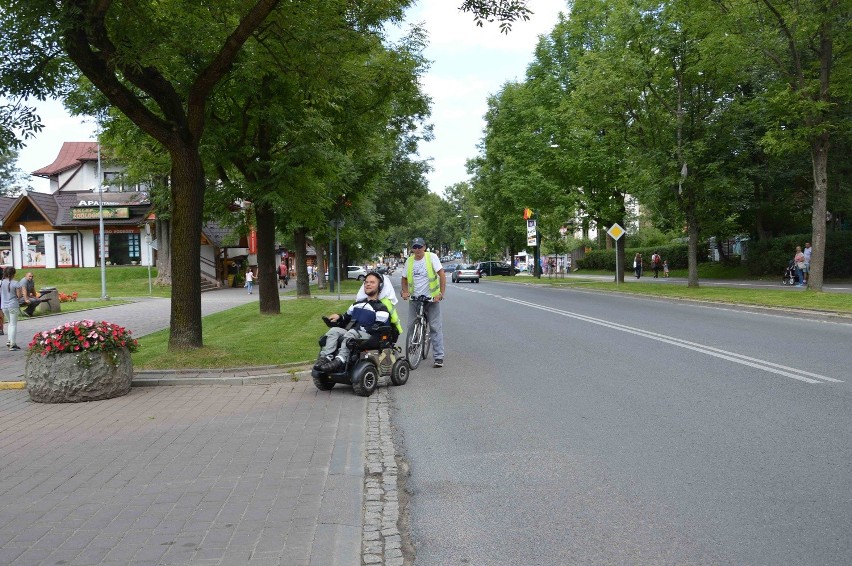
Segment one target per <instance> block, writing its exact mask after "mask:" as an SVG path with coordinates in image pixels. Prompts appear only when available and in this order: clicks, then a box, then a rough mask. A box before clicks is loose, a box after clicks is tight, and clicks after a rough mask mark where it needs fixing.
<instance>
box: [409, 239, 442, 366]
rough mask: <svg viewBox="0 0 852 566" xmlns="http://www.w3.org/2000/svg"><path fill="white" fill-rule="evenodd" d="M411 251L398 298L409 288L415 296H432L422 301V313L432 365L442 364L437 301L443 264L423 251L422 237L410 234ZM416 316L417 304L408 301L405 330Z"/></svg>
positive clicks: (438, 299) (439, 312) (440, 293)
mask: <svg viewBox="0 0 852 566" xmlns="http://www.w3.org/2000/svg"><path fill="white" fill-rule="evenodd" d="M411 251H412V254H411V255H410V256H408V259H407V260H406V262H405V270H404V271H403V272H402V298H403V300H406V301H407V300H408V299H409V297H411V296H412V293H411V291H414V292H413V296H415V297H419V296H421V295H425V296H427V297H431V298H432V302H431V303H428V304H427V305H426V317H427V318H428V320H429V335H430V336H431V340H432V355H433V357H434V360H435V363H434V366H433V367H436V368H440V367H444V328H443V323H442V321H441V309H440V308H439V305H438V303H440V302H441V301H442V300H444V291H445V290H446V288H447V277H446V276H445V275H444V266H443V265H441V260H440V259H439V258H438V256H437V255H435V254H433V253H432V252H427V251H426V242H425V241H424V240H423V238H414V239H413V240H412V241H411ZM409 285H411V289H409ZM416 317H417V305H416V304H415V303H414V302H410V303H409V304H408V324H409V331H410V328H411V324H412V322H413V321H414V319H415V318H416Z"/></svg>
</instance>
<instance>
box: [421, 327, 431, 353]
mask: <svg viewBox="0 0 852 566" xmlns="http://www.w3.org/2000/svg"><path fill="white" fill-rule="evenodd" d="M421 342H423V353H422V354H420V355H421V356H422V357H423V359H424V360H425V359H426V358H428V357H429V350H431V349H432V335H431V334H429V323H428V322H426V321H424V324H423V339H422V340H421Z"/></svg>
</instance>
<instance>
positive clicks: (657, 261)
mask: <svg viewBox="0 0 852 566" xmlns="http://www.w3.org/2000/svg"><path fill="white" fill-rule="evenodd" d="M651 261H653V262H654V265H660V263H662V262H661V261H660V254H654V257H653V258H651Z"/></svg>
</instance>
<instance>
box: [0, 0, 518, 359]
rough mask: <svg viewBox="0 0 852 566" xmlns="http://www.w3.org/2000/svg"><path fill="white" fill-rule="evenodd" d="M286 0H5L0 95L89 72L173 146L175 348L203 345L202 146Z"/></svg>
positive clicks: (351, 12) (496, 8) (481, 9)
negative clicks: (246, 58) (222, 97)
mask: <svg viewBox="0 0 852 566" xmlns="http://www.w3.org/2000/svg"><path fill="white" fill-rule="evenodd" d="M390 3H391V4H392V5H396V6H398V7H400V8H402V7H404V6H407V5H408V2H407V1H406V0H400V1H399V2H392V1H391V2H390ZM281 4H282V2H281V0H255V1H253V2H249V3H248V4H246V3H245V2H243V1H240V0H218V1H216V2H211V3H202V4H199V3H197V2H195V1H193V0H190V1H184V0H171V1H167V2H160V1H157V2H153V1H146V0H138V1H137V2H130V3H118V2H115V1H114V0H60V1H58V2H57V1H53V0H25V1H24V0H0V13H3V14H4V18H3V20H2V22H0V42H2V43H0V53H2V55H3V57H2V62H0V76H2V82H0V95H7V94H11V95H15V96H21V97H24V96H36V97H37V98H44V97H46V96H56V95H59V96H63V95H65V94H67V93H68V92H69V91H70V90H72V89H73V85H74V83H75V81H76V80H77V78H78V74H81V75H83V76H85V77H86V78H87V79H88V80H89V81H91V83H92V84H93V85H94V86H95V87H96V88H97V89H98V90H99V91H100V92H101V93H103V95H104V96H105V97H106V99H107V100H109V102H110V104H112V105H113V106H114V107H115V108H117V109H118V110H119V111H120V112H122V113H123V114H124V115H126V116H127V117H128V118H129V119H130V120H131V121H132V122H133V123H134V124H136V125H137V126H138V127H139V128H140V129H141V130H143V131H144V132H145V133H146V134H148V135H149V136H151V137H152V138H153V139H154V140H156V141H157V142H158V143H159V144H161V145H162V146H163V147H165V148H166V150H167V152H168V154H169V157H170V160H171V166H170V190H171V205H172V214H173V217H172V220H171V235H172V238H171V239H172V242H173V244H174V245H173V246H172V254H173V255H172V269H173V272H175V273H181V274H182V276H181V277H180V278H176V279H174V281H173V289H172V299H173V300H172V311H171V325H170V331H171V333H170V338H169V348H170V349H186V348H197V347H200V346H201V345H202V333H201V298H200V266H199V262H198V257H199V254H200V237H201V224H202V210H203V203H204V195H205V189H206V186H205V170H204V164H203V161H202V158H201V153H200V149H201V145H202V141H203V135H204V131H205V126H206V125H207V118H208V101H209V100H210V98H211V96H212V95H213V94H214V92H215V90H216V88H217V87H218V86H219V85H220V84H221V83H222V81H223V79H225V78H226V77H227V76H228V75H229V74H230V72H231V71H232V68H233V65H234V63H235V61H236V60H237V58H238V56H239V54H240V52H241V50H242V48H243V45H244V44H245V43H246V41H248V40H249V38H250V37H251V36H252V34H253V33H254V32H256V31H257V30H258V29H259V28H260V27H261V26H262V25H263V24H264V22H265V21H266V18H267V17H268V16H269V15H270V14H271V13H273V11H275V10H276V9H279V6H280V5H281ZM295 4H302V3H301V2H296V3H295ZM523 4H524V3H523V2H507V1H506V0H493V1H484V2H465V3H464V4H463V6H462V9H465V10H468V11H471V12H472V13H473V14H474V15H475V17H477V18H481V17H486V18H488V17H493V18H494V19H496V20H497V21H500V22H506V23H508V24H509V25H510V24H511V22H512V21H513V20H514V19H515V18H516V17H518V16H519V15H523V14H525V7H524V6H523ZM288 7H289V3H287V4H286V5H285V6H283V7H282V8H281V9H282V10H285V11H286V9H287V8H288ZM364 8H365V9H364V11H363V12H362V11H359V10H358V9H357V7H355V8H353V7H350V8H347V9H346V10H344V12H345V13H346V14H347V16H348V17H351V18H352V21H351V23H352V24H353V25H356V26H357V25H358V24H359V21H358V18H359V17H360V16H363V15H364V14H365V13H368V12H369V10H370V7H369V6H365V7H364ZM21 115H22V112H21V111H20V110H14V109H13V111H12V112H11V113H10V112H7V111H6V110H5V109H4V112H0V117H2V118H3V119H4V123H3V131H2V134H3V138H2V139H4V140H6V141H5V142H4V143H6V144H7V145H8V144H9V143H12V142H13V141H14V139H16V138H14V135H13V134H10V132H13V129H12V128H10V127H9V125H8V124H9V122H10V121H12V119H13V118H14V117H16V116H21ZM28 128H29V129H30V130H32V129H34V128H37V125H32V123H31V124H30V125H26V124H25V125H24V127H23V130H24V132H25V134H26V131H27V129H28ZM9 138H12V139H11V140H10V139H9Z"/></svg>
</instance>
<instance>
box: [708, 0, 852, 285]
mask: <svg viewBox="0 0 852 566" xmlns="http://www.w3.org/2000/svg"><path fill="white" fill-rule="evenodd" d="M716 3H717V5H718V6H719V8H720V9H721V11H722V13H723V14H725V15H726V16H727V18H726V23H727V26H728V29H730V30H731V31H732V32H733V33H735V34H739V35H740V36H741V37H743V43H745V44H746V45H748V46H749V47H750V49H751V52H752V55H753V59H762V60H763V61H765V62H766V63H767V64H768V65H770V66H771V67H772V68H773V69H774V71H775V72H776V73H777V74H778V80H777V81H776V82H774V84H773V83H769V84H768V85H767V86H768V91H767V92H766V93H765V96H766V99H767V100H768V101H771V103H772V108H773V110H774V115H775V120H774V123H775V127H773V128H771V129H770V130H769V131H767V134H766V136H765V138H764V143H765V144H766V145H767V146H768V147H769V148H770V150H772V151H775V152H778V153H782V154H783V153H788V152H790V151H795V150H797V149H799V148H801V146H802V144H804V145H805V146H806V147H807V148H808V149H809V150H810V157H811V164H812V168H813V203H812V211H811V226H812V230H813V236H812V239H811V242H812V244H813V246H812V247H813V252H812V255H811V263H810V274H809V276H808V287H809V288H810V289H813V290H816V291H821V290H822V284H823V267H824V263H825V238H826V203H827V201H828V190H829V186H830V184H829V180H828V174H829V168H830V167H829V150H830V148H831V138H832V132H834V131H837V130H839V129H843V128H844V126H845V127H846V128H848V124H849V112H848V108H849V103H850V101H851V100H852V75H850V73H852V71H850V69H852V43H850V38H852V34H850V26H852V18H850V17H849V16H850V6H849V2H848V1H847V0H815V1H813V2H785V1H782V0H750V1H749V2H736V3H735V2H728V1H727V0H717V1H716Z"/></svg>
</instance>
